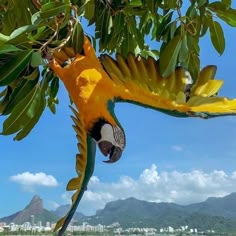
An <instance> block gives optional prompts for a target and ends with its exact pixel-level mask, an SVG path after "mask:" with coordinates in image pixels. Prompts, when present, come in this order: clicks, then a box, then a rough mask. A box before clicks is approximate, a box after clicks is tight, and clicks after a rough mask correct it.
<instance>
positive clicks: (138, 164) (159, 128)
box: [0, 26, 236, 217]
mask: <svg viewBox="0 0 236 236" xmlns="http://www.w3.org/2000/svg"><path fill="white" fill-rule="evenodd" d="M224 29H225V33H226V34H225V36H226V51H225V53H224V54H223V56H219V55H218V54H217V53H216V51H215V50H214V49H213V46H212V45H211V43H210V40H209V37H206V38H205V39H204V40H202V42H201V66H202V67H203V66H205V65H208V64H215V65H217V66H218V70H217V75H216V78H218V79H224V80H225V83H224V85H223V88H222V89H221V91H220V95H221V96H228V97H231V98H232V97H236V79H235V75H236V60H235V55H236V47H235V38H236V31H235V29H233V28H232V29H231V28H230V27H228V26H224ZM59 102H60V103H59V106H58V108H57V114H56V115H52V114H51V113H50V112H49V111H48V110H46V111H45V113H44V114H43V117H42V118H41V120H40V121H39V123H38V124H37V126H36V127H35V129H34V130H33V132H32V133H31V134H30V135H29V136H28V137H27V138H25V139H24V140H23V141H20V142H16V141H13V137H12V136H0V151H1V152H0V156H1V159H0V160H1V164H0V187H1V194H0V217H3V216H7V215H10V214H13V213H15V212H17V211H19V210H21V209H23V208H24V207H25V206H26V205H27V204H28V203H29V201H30V200H31V198H32V197H33V196H34V195H35V194H38V195H40V196H41V198H42V199H43V200H44V205H45V208H47V209H54V208H55V207H56V206H58V205H61V204H66V203H69V202H70V201H69V200H70V193H67V192H66V191H65V187H66V184H67V182H68V180H69V179H70V178H72V177H74V176H75V169H74V164H75V154H76V153H77V147H76V143H77V141H76V138H75V133H74V131H73V129H72V127H71V126H72V120H71V119H70V115H71V111H70V109H69V107H68V104H69V100H68V96H67V92H66V91H65V89H64V87H63V86H61V87H60V91H59ZM116 115H117V117H118V119H119V121H120V123H121V124H122V126H123V128H124V129H125V132H126V137H127V146H126V150H125V152H124V153H123V156H122V159H121V160H120V161H119V162H118V163H115V164H112V165H108V164H105V163H103V162H102V160H105V159H104V158H103V156H102V155H101V154H100V152H99V151H97V157H96V168H95V172H94V176H93V177H92V180H91V182H90V184H89V188H88V191H87V192H86V194H85V195H84V198H83V200H82V202H81V205H80V207H79V208H78V210H79V211H82V212H83V213H85V214H93V213H94V212H95V211H96V209H99V208H102V207H103V206H104V204H105V203H106V202H108V201H112V200H116V199H121V198H127V197H131V196H133V197H136V198H139V199H144V200H148V201H156V202H159V201H173V202H177V203H180V204H188V203H192V202H198V201H202V200H205V199H206V198H207V197H209V196H216V197H219V196H224V195H227V194H229V193H231V192H235V191H236V149H235V146H236V145H235V144H236V117H220V118H215V119H210V120H201V119H198V118H188V119H184V118H174V117H170V116H167V115H164V114H161V113H158V112H156V111H153V110H150V109H145V108H143V107H138V106H135V105H131V104H126V103H123V104H121V103H120V104H117V105H116ZM2 121H3V118H2V117H0V122H1V123H2Z"/></svg>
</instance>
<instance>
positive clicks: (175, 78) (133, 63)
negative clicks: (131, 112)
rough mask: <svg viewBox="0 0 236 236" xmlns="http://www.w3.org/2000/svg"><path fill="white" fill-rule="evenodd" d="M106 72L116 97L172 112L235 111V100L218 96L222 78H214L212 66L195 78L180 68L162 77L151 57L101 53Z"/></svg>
mask: <svg viewBox="0 0 236 236" xmlns="http://www.w3.org/2000/svg"><path fill="white" fill-rule="evenodd" d="M100 61H101V62H102V64H103V66H104V68H105V70H106V72H107V73H108V75H109V76H110V78H111V79H112V80H113V81H114V83H115V84H116V86H117V89H116V91H118V92H117V94H116V95H115V96H116V99H117V101H126V102H131V103H135V104H139V105H143V106H147V107H150V108H153V109H156V110H159V111H161V112H164V113H168V114H169V115H173V116H182V117H186V116H197V117H202V118H208V117H214V116H222V115H232V114H235V113H236V100H235V99H233V100H231V99H228V98H225V97H217V96H216V94H217V93H218V91H219V89H220V87H221V86H222V84H223V81H221V80H214V76H215V73H216V67H215V66H207V67H205V68H204V69H202V71H201V72H200V75H199V77H198V79H197V80H196V81H194V82H193V81H192V79H191V76H190V74H189V73H188V72H187V71H185V70H184V69H183V68H180V67H179V68H176V70H175V72H174V73H173V74H171V75H170V76H169V77H167V78H163V77H162V76H161V74H160V72H159V65H158V62H157V61H156V60H154V59H153V58H148V59H144V58H142V57H140V56H138V57H136V58H135V57H134V56H133V55H132V54H129V55H128V57H127V59H125V58H124V57H122V56H121V55H116V60H114V59H113V58H111V57H110V56H108V55H101V57H100Z"/></svg>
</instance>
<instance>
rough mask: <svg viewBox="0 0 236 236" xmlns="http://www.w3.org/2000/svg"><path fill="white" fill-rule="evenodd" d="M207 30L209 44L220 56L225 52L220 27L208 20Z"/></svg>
mask: <svg viewBox="0 0 236 236" xmlns="http://www.w3.org/2000/svg"><path fill="white" fill-rule="evenodd" d="M209 27H210V28H209V29H210V36H211V42H212V44H213V46H214V48H215V49H216V51H217V52H218V53H219V54H222V53H223V52H224V50H225V37H224V32H223V29H222V27H221V25H220V24H219V23H218V22H216V21H213V20H211V19H210V21H209Z"/></svg>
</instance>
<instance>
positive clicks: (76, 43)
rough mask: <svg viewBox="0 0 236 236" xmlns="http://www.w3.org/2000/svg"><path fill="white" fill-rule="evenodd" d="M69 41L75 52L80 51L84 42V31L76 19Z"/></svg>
mask: <svg viewBox="0 0 236 236" xmlns="http://www.w3.org/2000/svg"><path fill="white" fill-rule="evenodd" d="M71 41H72V43H71V46H72V47H73V49H74V50H75V53H80V52H81V50H82V48H83V44H84V32H83V28H82V26H81V24H80V22H78V21H77V22H76V23H75V25H74V28H73V33H72V39H71Z"/></svg>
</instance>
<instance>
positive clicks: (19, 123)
mask: <svg viewBox="0 0 236 236" xmlns="http://www.w3.org/2000/svg"><path fill="white" fill-rule="evenodd" d="M39 89H40V88H39V86H36V87H35V88H34V89H33V90H32V91H31V92H30V93H28V95H27V96H26V97H25V98H24V99H23V100H21V101H20V102H19V103H18V105H17V106H16V107H14V109H13V111H12V113H11V115H10V116H9V117H8V118H7V119H6V120H5V121H4V123H3V131H2V134H3V135H9V134H13V133H16V132H18V131H20V130H22V129H24V128H25V127H26V126H27V124H28V123H29V122H30V121H31V119H33V117H34V115H35V113H36V112H37V109H38V103H39V100H40V96H39V95H40V94H39Z"/></svg>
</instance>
